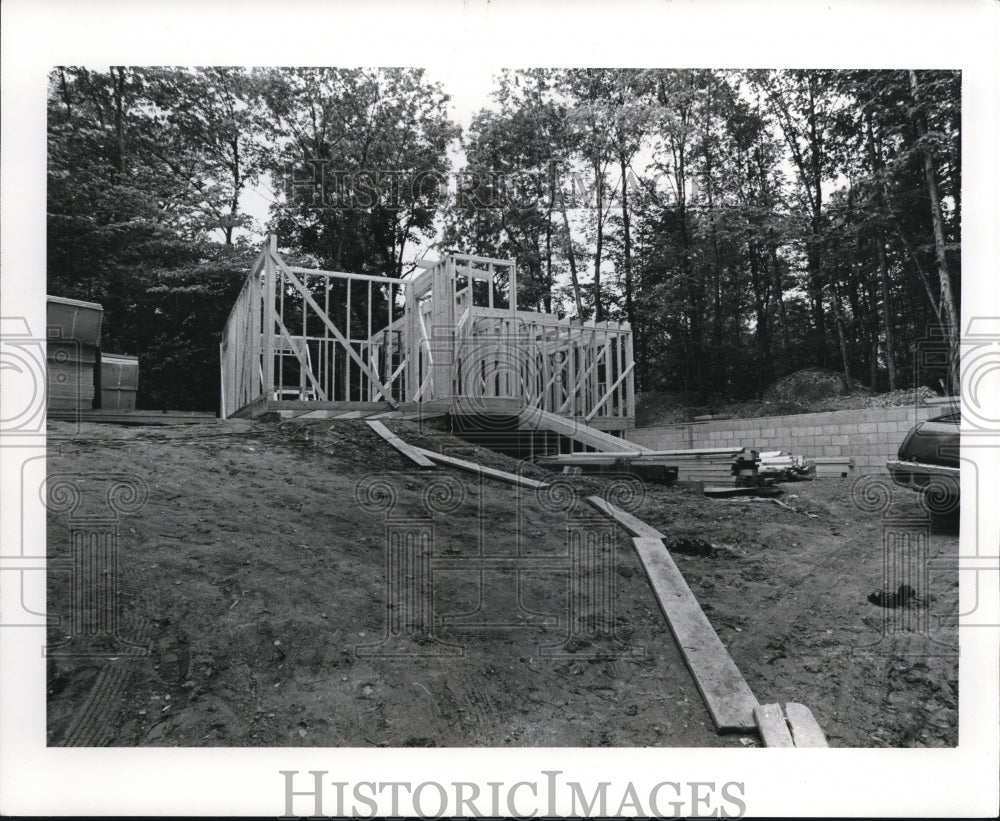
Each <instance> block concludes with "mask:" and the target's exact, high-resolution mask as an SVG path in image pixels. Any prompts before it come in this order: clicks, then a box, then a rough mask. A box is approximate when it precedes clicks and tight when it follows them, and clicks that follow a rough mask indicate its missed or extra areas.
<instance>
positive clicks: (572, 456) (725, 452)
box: [544, 446, 746, 464]
mask: <svg viewBox="0 0 1000 821" xmlns="http://www.w3.org/2000/svg"><path fill="white" fill-rule="evenodd" d="M744 450H746V448H744V447H742V446H741V447H738V448H705V449H703V450H617V451H615V450H606V451H601V452H600V453H562V454H559V455H552V456H546V457H544V458H545V459H547V460H550V461H552V462H559V463H564V464H574V463H576V462H580V461H588V460H590V459H595V458H596V459H639V460H646V459H659V458H660V457H663V456H673V457H676V458H679V459H685V458H690V459H697V458H699V457H702V458H701V459H700V460H699V461H710V459H706V458H704V457H718V458H724V457H726V456H733V457H735V456H736V455H737V454H739V453H742V452H743V451H744ZM730 461H731V460H730Z"/></svg>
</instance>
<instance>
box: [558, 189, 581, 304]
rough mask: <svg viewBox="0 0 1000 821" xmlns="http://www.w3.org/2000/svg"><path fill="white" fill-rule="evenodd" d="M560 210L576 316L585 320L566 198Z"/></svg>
mask: <svg viewBox="0 0 1000 821" xmlns="http://www.w3.org/2000/svg"><path fill="white" fill-rule="evenodd" d="M559 210H560V211H561V212H562V219H563V229H564V230H565V232H566V258H567V259H568V260H569V276H570V280H571V281H572V283H573V298H574V299H575V300H576V315H577V316H578V317H579V318H580V319H583V318H584V313H583V298H582V297H581V295H580V277H579V276H578V275H577V272H576V255H575V254H574V253H573V235H572V234H571V233H570V230H569V217H567V216H566V198H565V196H560V198H559Z"/></svg>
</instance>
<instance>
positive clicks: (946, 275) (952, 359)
mask: <svg viewBox="0 0 1000 821" xmlns="http://www.w3.org/2000/svg"><path fill="white" fill-rule="evenodd" d="M910 92H911V94H912V95H913V102H914V103H915V105H916V106H917V108H916V109H915V111H914V114H913V119H914V123H915V125H916V128H917V137H918V139H919V143H920V152H921V154H923V158H924V176H925V177H926V178H927V196H928V197H929V198H930V204H931V221H932V223H933V226H934V250H935V253H936V255H937V264H938V280H939V283H940V286H941V309H942V311H943V312H944V319H945V323H946V327H945V333H946V334H947V339H948V354H949V356H948V359H949V362H948V381H949V384H948V390H949V391H951V392H952V393H956V392H957V391H958V389H959V370H958V368H959V356H958V328H959V318H958V309H957V306H956V304H955V295H954V290H953V288H952V283H951V272H950V271H949V270H948V258H947V247H946V242H945V237H944V217H943V216H942V214H941V201H940V198H939V196H938V187H937V179H936V177H935V172H934V158H933V157H932V156H931V150H930V146H928V145H927V123H926V120H925V119H924V113H923V110H922V109H921V108H919V106H920V84H919V82H918V80H917V73H916V72H915V71H911V72H910Z"/></svg>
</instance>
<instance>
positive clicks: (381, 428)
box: [368, 420, 434, 468]
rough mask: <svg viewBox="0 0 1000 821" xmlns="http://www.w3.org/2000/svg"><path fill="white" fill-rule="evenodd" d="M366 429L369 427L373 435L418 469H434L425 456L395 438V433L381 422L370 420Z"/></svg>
mask: <svg viewBox="0 0 1000 821" xmlns="http://www.w3.org/2000/svg"><path fill="white" fill-rule="evenodd" d="M368 427H370V428H371V429H372V430H373V431H375V433H377V434H378V435H379V436H381V437H382V438H383V439H385V441H386V442H388V443H389V444H390V445H392V446H393V447H394V448H395V449H396V450H398V451H399V452H400V453H402V454H403V456H405V457H406V458H407V459H409V460H410V461H411V462H413V463H414V464H416V465H417V466H418V467H422V468H432V467H434V463H433V462H432V461H431V460H430V459H428V458H427V457H426V456H424V455H423V454H422V453H420V452H419V451H418V450H417V449H416V448H415V447H413V445H408V444H407V443H406V442H404V441H403V440H402V439H400V438H399V437H398V436H396V434H395V433H393V432H392V431H391V430H389V429H388V428H387V427H386V426H385V425H383V424H382V423H381V422H372V421H371V420H369V421H368Z"/></svg>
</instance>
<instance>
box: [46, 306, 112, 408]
mask: <svg viewBox="0 0 1000 821" xmlns="http://www.w3.org/2000/svg"><path fill="white" fill-rule="evenodd" d="M46 307H47V310H46V325H47V327H48V330H49V335H48V340H47V345H46V349H47V350H46V359H47V363H46V364H47V372H48V375H47V387H48V391H47V404H48V408H49V410H50V411H56V412H66V411H77V412H78V411H81V410H89V409H90V408H92V407H93V406H94V394H95V387H94V386H95V383H97V382H98V379H99V373H98V371H97V368H98V364H97V363H98V361H99V357H100V349H101V324H102V322H103V319H104V308H102V307H101V306H100V305H98V304H97V303H96V302H81V301H80V300H77V299H63V298H62V297H57V296H50V297H48V298H47V306H46Z"/></svg>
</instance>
